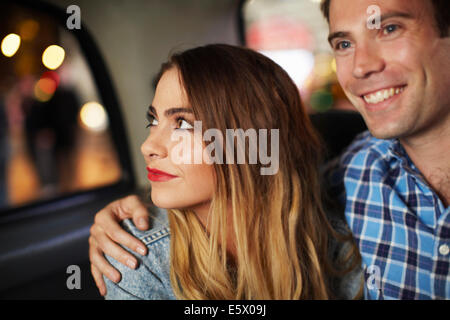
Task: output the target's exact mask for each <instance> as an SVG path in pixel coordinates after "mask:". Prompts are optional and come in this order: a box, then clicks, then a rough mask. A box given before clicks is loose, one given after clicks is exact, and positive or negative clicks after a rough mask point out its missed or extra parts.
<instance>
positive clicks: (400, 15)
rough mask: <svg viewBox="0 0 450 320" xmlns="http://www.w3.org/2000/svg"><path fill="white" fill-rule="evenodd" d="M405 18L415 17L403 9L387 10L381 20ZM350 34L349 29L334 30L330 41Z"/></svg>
mask: <svg viewBox="0 0 450 320" xmlns="http://www.w3.org/2000/svg"><path fill="white" fill-rule="evenodd" d="M395 17H398V18H405V19H413V18H414V17H413V16H412V15H411V14H410V13H407V12H401V11H393V12H387V13H385V14H382V15H381V16H380V22H383V21H384V20H387V19H389V18H395ZM349 35H350V32H348V31H337V32H333V33H331V34H330V35H329V36H328V42H329V43H330V44H331V41H333V40H334V39H335V38H347V37H348V36H349Z"/></svg>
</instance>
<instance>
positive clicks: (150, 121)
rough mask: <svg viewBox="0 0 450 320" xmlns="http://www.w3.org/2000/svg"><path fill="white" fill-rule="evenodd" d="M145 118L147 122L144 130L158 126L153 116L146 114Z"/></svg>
mask: <svg viewBox="0 0 450 320" xmlns="http://www.w3.org/2000/svg"><path fill="white" fill-rule="evenodd" d="M146 117H147V121H148V124H147V126H146V128H148V127H153V126H156V125H157V124H158V120H156V118H155V116H154V115H152V114H150V113H147V115H146Z"/></svg>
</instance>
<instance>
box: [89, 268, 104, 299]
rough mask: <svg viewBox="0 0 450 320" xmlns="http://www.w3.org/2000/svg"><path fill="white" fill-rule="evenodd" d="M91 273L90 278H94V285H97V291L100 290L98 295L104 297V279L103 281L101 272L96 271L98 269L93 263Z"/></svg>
mask: <svg viewBox="0 0 450 320" xmlns="http://www.w3.org/2000/svg"><path fill="white" fill-rule="evenodd" d="M91 273H92V278H94V281H95V285H96V286H97V288H98V291H100V295H101V296H103V297H104V296H105V295H106V285H105V281H103V277H102V274H101V272H100V271H98V269H97V268H96V267H95V266H94V265H93V264H91Z"/></svg>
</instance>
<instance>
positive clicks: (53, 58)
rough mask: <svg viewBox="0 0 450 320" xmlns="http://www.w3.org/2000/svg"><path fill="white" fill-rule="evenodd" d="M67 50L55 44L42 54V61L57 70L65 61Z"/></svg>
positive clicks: (49, 67)
mask: <svg viewBox="0 0 450 320" xmlns="http://www.w3.org/2000/svg"><path fill="white" fill-rule="evenodd" d="M65 56H66V52H65V51H64V49H63V48H61V47H60V46H58V45H56V44H54V45H51V46H49V47H47V49H45V50H44V53H43V54H42V63H43V64H44V66H45V67H46V68H48V69H50V70H55V69H57V68H59V66H61V64H62V63H63V61H64V57H65Z"/></svg>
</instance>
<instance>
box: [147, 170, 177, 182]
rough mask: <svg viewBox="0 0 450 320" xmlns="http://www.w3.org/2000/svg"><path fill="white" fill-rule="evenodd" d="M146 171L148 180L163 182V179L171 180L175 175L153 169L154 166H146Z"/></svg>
mask: <svg viewBox="0 0 450 320" xmlns="http://www.w3.org/2000/svg"><path fill="white" fill-rule="evenodd" d="M147 172H148V175H147V177H148V179H149V180H150V181H154V182H164V181H169V180H172V179H173V178H176V177H177V176H174V175H171V174H169V173H167V172H164V171H161V170H158V169H155V168H149V167H147Z"/></svg>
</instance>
